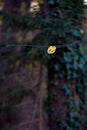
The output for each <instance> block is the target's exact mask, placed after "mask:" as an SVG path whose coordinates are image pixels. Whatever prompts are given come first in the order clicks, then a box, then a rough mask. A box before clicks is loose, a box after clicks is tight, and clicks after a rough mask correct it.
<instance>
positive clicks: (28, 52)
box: [0, 0, 85, 130]
mask: <svg viewBox="0 0 87 130" xmlns="http://www.w3.org/2000/svg"><path fill="white" fill-rule="evenodd" d="M43 4H44V6H43ZM44 10H46V11H44ZM2 15H3V18H4V24H3V29H4V30H7V31H6V32H7V34H8V36H7V37H5V39H6V42H4V43H2V44H0V46H2V48H3V47H5V50H4V53H3V51H2V54H1V56H0V60H2V61H3V62H4V60H5V58H6V59H7V60H6V61H7V64H12V63H13V64H15V62H16V61H18V60H19V59H20V60H21V64H24V63H26V62H25V61H26V59H29V60H32V58H33V57H36V58H37V59H38V60H40V59H41V56H42V62H43V63H46V65H47V67H48V88H47V91H48V99H47V112H48V117H50V115H51V113H52V105H51V103H52V102H54V100H55V99H56V95H58V93H57V94H56V91H53V92H51V93H49V92H50V89H51V88H52V86H53V87H54V90H55V88H56V87H58V81H59V79H62V80H63V81H65V84H64V86H61V87H62V91H64V92H65V95H66V97H67V100H66V101H65V106H66V107H67V117H66V118H65V119H62V120H60V119H59V118H57V119H54V120H55V122H57V123H58V124H60V126H61V127H63V128H64V129H65V130H80V127H81V125H82V123H84V117H83V111H84V104H85V102H84V100H85V99H84V91H85V87H84V80H85V76H84V72H85V67H84V65H85V59H84V48H83V46H84V43H83V42H82V39H83V31H82V19H83V0H79V1H78V0H77V1H76V0H72V1H70V0H57V1H56V0H48V1H45V0H44V2H43V1H40V10H39V11H38V12H33V13H28V14H27V15H25V16H20V19H19V16H18V15H16V14H9V13H5V12H3V11H2ZM14 25H15V26H14ZM9 27H10V28H11V29H12V30H16V31H17V30H21V31H24V32H25V33H24V35H22V37H23V38H25V34H27V33H28V31H32V30H39V33H38V35H36V36H35V37H33V36H32V37H33V38H30V39H29V42H25V41H26V40H22V43H21V45H22V46H21V45H20V46H21V49H20V51H19V53H17V54H15V50H16V49H17V46H16V45H15V43H16V44H19V41H20V40H19V41H14V42H13V41H12V40H14V39H13V38H10V37H9V36H10V35H9V33H8V28H9ZM15 27H16V28H15ZM9 41H10V42H9ZM76 41H78V42H79V44H75V45H74V44H73V45H72V46H66V47H64V48H60V49H58V48H57V51H56V53H55V54H54V55H51V56H49V55H47V54H46V49H47V47H48V46H49V45H61V44H62V45H64V44H71V43H74V42H76ZM9 44H10V45H11V44H14V45H15V46H9ZM24 44H25V45H26V46H23V45H24ZM30 44H31V45H32V46H33V45H38V46H40V45H41V46H43V47H40V48H39V47H38V48H35V49H34V48H33V47H32V46H31V47H29V45H30ZM25 57H26V58H25ZM13 69H15V67H13V68H12V70H13ZM7 72H10V71H7ZM72 84H74V88H73V87H72ZM77 95H78V96H77ZM74 96H75V97H78V98H74ZM56 100H60V99H56ZM55 113H56V111H55ZM57 116H58V115H57ZM56 129H58V128H57V127H56Z"/></svg>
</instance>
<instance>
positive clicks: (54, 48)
mask: <svg viewBox="0 0 87 130" xmlns="http://www.w3.org/2000/svg"><path fill="white" fill-rule="evenodd" d="M55 51H56V46H50V47H49V48H48V49H47V53H48V54H54V53H55Z"/></svg>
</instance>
